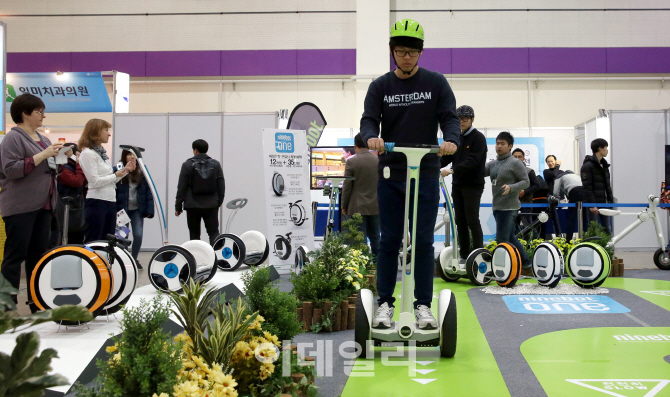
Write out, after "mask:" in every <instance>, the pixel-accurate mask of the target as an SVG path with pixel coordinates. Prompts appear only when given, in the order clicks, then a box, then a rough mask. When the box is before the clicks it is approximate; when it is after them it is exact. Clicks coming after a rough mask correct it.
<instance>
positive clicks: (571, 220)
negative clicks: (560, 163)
mask: <svg viewBox="0 0 670 397" xmlns="http://www.w3.org/2000/svg"><path fill="white" fill-rule="evenodd" d="M554 196H555V197H561V196H564V197H565V198H567V199H568V202H570V203H578V202H581V201H583V200H584V188H583V187H582V178H581V176H579V175H577V174H571V173H570V174H569V173H564V174H562V175H561V176H560V177H559V178H558V179H556V180H554ZM576 218H577V208H568V228H567V233H566V236H565V238H566V239H567V240H568V241H570V240H572V236H573V234H574V230H573V229H574V228H575V225H576V224H577V219H576Z"/></svg>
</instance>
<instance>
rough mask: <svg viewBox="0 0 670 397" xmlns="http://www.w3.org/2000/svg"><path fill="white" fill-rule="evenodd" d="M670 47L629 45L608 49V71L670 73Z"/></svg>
mask: <svg viewBox="0 0 670 397" xmlns="http://www.w3.org/2000/svg"><path fill="white" fill-rule="evenodd" d="M669 72H670V48H668V47H628V48H608V49H607V73H669Z"/></svg>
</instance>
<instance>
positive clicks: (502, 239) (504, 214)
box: [493, 210, 531, 267]
mask: <svg viewBox="0 0 670 397" xmlns="http://www.w3.org/2000/svg"><path fill="white" fill-rule="evenodd" d="M518 214H519V211H518V210H511V211H495V210H494V211H493V217H494V218H495V219H496V242H497V243H498V244H500V243H510V244H512V245H513V246H515V247H516V248H517V249H518V250H519V254H520V255H521V263H522V264H523V267H530V266H531V263H530V259H528V255H526V250H525V249H523V245H521V242H520V241H519V240H518V239H517V238H516V234H515V233H514V227H515V223H516V222H515V221H516V216H517V215H518Z"/></svg>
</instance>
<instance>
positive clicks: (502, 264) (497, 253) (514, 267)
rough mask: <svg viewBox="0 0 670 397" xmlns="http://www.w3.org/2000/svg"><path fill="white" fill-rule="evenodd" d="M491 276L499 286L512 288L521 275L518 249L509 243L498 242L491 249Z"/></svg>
mask: <svg viewBox="0 0 670 397" xmlns="http://www.w3.org/2000/svg"><path fill="white" fill-rule="evenodd" d="M491 268H492V269H493V277H494V279H495V280H496V283H498V285H499V286H501V287H504V288H512V287H514V286H515V285H516V282H517V281H518V280H519V276H520V275H521V256H520V255H519V250H518V249H517V248H516V247H515V246H513V245H512V244H509V243H500V244H498V245H497V246H496V248H495V249H494V250H493V255H492V259H491Z"/></svg>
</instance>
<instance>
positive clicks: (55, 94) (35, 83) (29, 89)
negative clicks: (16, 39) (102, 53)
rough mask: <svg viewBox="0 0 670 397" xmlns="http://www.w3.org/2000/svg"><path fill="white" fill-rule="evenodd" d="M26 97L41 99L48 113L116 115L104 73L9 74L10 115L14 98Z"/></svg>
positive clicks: (8, 103)
mask: <svg viewBox="0 0 670 397" xmlns="http://www.w3.org/2000/svg"><path fill="white" fill-rule="evenodd" d="M26 93H27V94H33V95H35V96H38V97H40V98H41V99H42V101H44V105H45V106H46V109H45V110H46V112H47V113H91V112H111V111H112V102H111V101H110V100H109V94H108V93H107V88H106V87H105V82H104V81H103V79H102V74H101V73H100V72H78V73H62V74H56V73H7V92H6V94H7V98H6V105H5V106H6V111H7V112H9V109H10V107H11V105H12V102H13V101H14V98H16V97H17V96H18V95H21V94H26Z"/></svg>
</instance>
